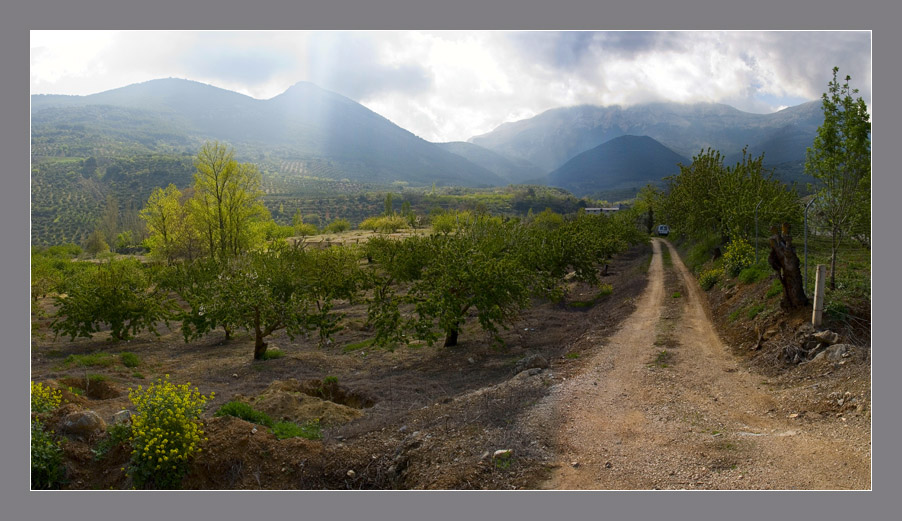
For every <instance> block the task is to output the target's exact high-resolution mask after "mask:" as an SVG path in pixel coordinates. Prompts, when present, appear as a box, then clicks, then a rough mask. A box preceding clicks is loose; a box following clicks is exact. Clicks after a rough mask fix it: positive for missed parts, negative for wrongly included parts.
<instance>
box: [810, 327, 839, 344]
mask: <svg viewBox="0 0 902 521" xmlns="http://www.w3.org/2000/svg"><path fill="white" fill-rule="evenodd" d="M814 339H815V340H817V341H818V342H820V343H822V344H827V345H828V346H832V345H833V344H838V343H839V334H837V333H834V332H833V331H830V330H829V329H827V330H824V331H818V332H817V333H815V334H814Z"/></svg>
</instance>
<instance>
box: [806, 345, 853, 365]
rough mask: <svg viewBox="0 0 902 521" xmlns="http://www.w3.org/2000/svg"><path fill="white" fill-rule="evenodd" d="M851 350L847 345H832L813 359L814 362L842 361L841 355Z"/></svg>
mask: <svg viewBox="0 0 902 521" xmlns="http://www.w3.org/2000/svg"><path fill="white" fill-rule="evenodd" d="M851 350H852V346H851V345H849V344H833V345H832V346H830V347H828V348H827V349H824V350H823V351H821V352H820V353H818V354H817V356H815V357H814V360H821V359H824V360H829V361H831V362H837V361H839V360H842V359H843V355H844V354H846V353H848V352H850V351H851Z"/></svg>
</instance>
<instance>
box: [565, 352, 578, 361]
mask: <svg viewBox="0 0 902 521" xmlns="http://www.w3.org/2000/svg"><path fill="white" fill-rule="evenodd" d="M564 358H567V359H570V360H576V359H577V358H579V353H575V352H571V353H567V354H566V355H564Z"/></svg>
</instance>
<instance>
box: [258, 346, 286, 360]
mask: <svg viewBox="0 0 902 521" xmlns="http://www.w3.org/2000/svg"><path fill="white" fill-rule="evenodd" d="M283 356H285V352H284V351H281V350H275V349H273V350H270V349H267V350H266V352H265V353H263V358H262V359H263V360H276V359H278V358H282V357H283Z"/></svg>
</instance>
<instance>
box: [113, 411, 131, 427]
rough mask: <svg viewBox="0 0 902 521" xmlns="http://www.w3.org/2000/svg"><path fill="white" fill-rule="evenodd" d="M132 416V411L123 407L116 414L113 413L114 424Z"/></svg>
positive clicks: (127, 419) (125, 420)
mask: <svg viewBox="0 0 902 521" xmlns="http://www.w3.org/2000/svg"><path fill="white" fill-rule="evenodd" d="M131 417H132V413H131V411H129V410H127V409H123V410H121V411H119V412H117V413H116V414H114V415H113V424H114V425H115V424H119V423H125V422H127V421H129V420H130V419H131Z"/></svg>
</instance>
